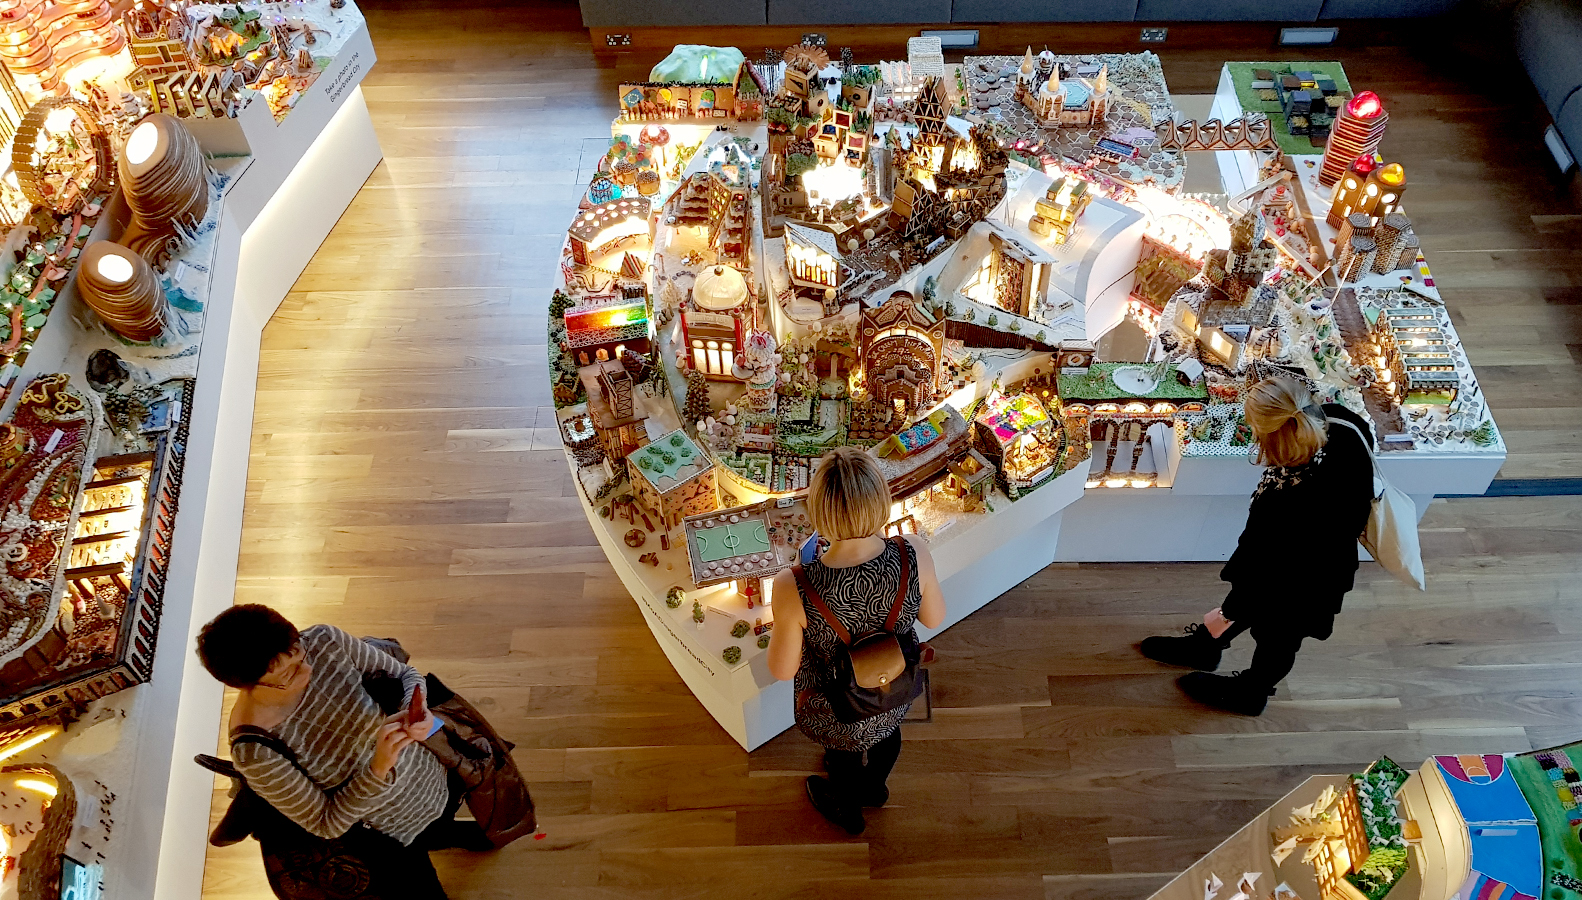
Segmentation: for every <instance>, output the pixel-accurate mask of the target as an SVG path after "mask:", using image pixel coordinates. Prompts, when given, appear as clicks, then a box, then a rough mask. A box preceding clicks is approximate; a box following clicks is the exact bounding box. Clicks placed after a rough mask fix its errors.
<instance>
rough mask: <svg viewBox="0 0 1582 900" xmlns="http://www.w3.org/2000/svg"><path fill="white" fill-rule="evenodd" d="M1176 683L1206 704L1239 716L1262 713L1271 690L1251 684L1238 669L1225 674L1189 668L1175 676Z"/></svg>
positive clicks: (1193, 697) (1190, 695)
mask: <svg viewBox="0 0 1582 900" xmlns="http://www.w3.org/2000/svg"><path fill="white" fill-rule="evenodd" d="M1176 684H1178V685H1180V686H1181V690H1182V691H1183V692H1185V693H1186V695H1187V696H1188V697H1191V698H1192V699H1193V700H1196V701H1197V702H1199V703H1201V704H1203V705H1205V706H1212V707H1214V708H1215V709H1222V710H1224V711H1226V712H1232V713H1236V714H1237V715H1242V716H1259V715H1263V708H1264V706H1266V705H1267V704H1268V702H1269V696H1270V695H1271V694H1273V693H1274V691H1273V690H1271V689H1268V688H1260V687H1257V686H1255V685H1253V684H1251V683H1250V682H1248V681H1247V680H1246V676H1244V675H1242V674H1241V673H1237V674H1236V675H1234V676H1225V675H1210V674H1209V673H1207V672H1189V673H1187V674H1186V675H1182V676H1181V677H1180V678H1177V679H1176Z"/></svg>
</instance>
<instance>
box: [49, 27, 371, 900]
mask: <svg viewBox="0 0 1582 900" xmlns="http://www.w3.org/2000/svg"><path fill="white" fill-rule="evenodd" d="M348 10H349V12H348V13H347V15H348V16H350V15H353V14H355V13H356V10H355V8H351V7H348ZM353 27H354V29H355V30H353V31H352V32H351V33H350V34H348V35H347V38H346V40H345V42H344V43H343V44H342V45H341V49H340V51H339V52H338V54H337V55H336V57H335V59H334V60H333V62H332V63H331V64H330V65H329V66H328V67H327V68H326V69H325V71H324V72H323V73H322V75H321V76H320V78H319V79H318V80H317V81H316V82H315V83H314V84H313V85H312V86H310V87H309V88H308V90H307V91H305V92H304V93H303V94H302V95H301V96H300V98H299V99H298V102H297V104H296V106H295V108H294V109H293V110H292V111H291V113H290V114H289V115H287V116H286V118H285V119H284V120H283V121H282V122H280V123H279V124H275V122H274V120H273V117H271V116H270V115H269V114H268V110H267V109H266V108H264V106H263V104H262V102H261V101H258V102H255V103H254V104H253V105H252V106H250V107H248V109H247V110H244V118H245V119H246V121H243V122H241V123H239V125H236V126H235V127H222V128H219V129H218V130H217V131H216V133H217V134H221V135H222V137H224V138H225V139H224V140H223V141H222V142H221V143H220V144H219V145H211V144H207V143H206V139H207V138H209V137H212V135H210V134H208V133H207V132H205V134H202V135H200V143H205V151H206V152H207V153H209V154H211V156H212V155H222V156H223V155H224V154H227V153H235V152H237V151H238V150H240V151H241V152H245V153H246V154H247V155H246V156H245V157H232V158H221V159H216V160H215V161H214V164H215V166H216V168H219V169H221V170H223V171H224V172H225V173H226V174H227V175H228V176H229V181H228V183H227V185H226V187H225V192H224V194H223V195H221V197H220V199H219V201H218V203H219V206H220V209H219V211H218V214H217V219H218V224H217V230H216V234H215V238H214V240H215V251H214V256H213V259H212V262H211V264H210V271H209V286H208V294H207V297H206V298H204V304H205V309H204V322H203V334H202V343H201V349H200V352H199V358H198V368H197V383H196V388H195V393H194V396H193V403H192V408H191V409H190V410H186V411H184V414H185V416H186V417H187V422H188V429H189V432H188V440H187V444H186V447H185V471H184V477H183V482H182V489H181V494H180V507H179V513H178V516H177V520H176V527H175V533H174V538H173V541H172V546H171V551H170V561H169V564H168V568H167V574H166V583H165V592H164V601H163V610H162V614H161V620H160V635H159V646H158V653H157V654H156V656H155V659H154V668H153V675H152V678H151V679H150V681H149V682H148V683H146V684H143V685H138V686H136V687H133V688H131V689H129V690H127V691H125V692H122V693H119V694H115V695H112V696H110V697H108V698H106V700H105V701H101V702H109V703H111V704H114V705H117V706H119V707H120V708H121V709H122V710H123V711H124V713H125V718H124V719H123V720H122V721H123V724H122V725H121V730H120V737H119V741H118V743H117V744H116V745H115V747H114V748H113V750H111V751H108V752H106V753H104V755H103V759H102V765H103V766H104V767H105V768H106V769H113V771H105V772H103V773H102V777H103V780H104V781H105V782H106V783H111V782H113V783H114V788H113V790H114V791H115V792H116V794H117V796H116V799H115V801H114V805H113V808H112V809H111V810H107V812H108V813H110V814H112V815H114V817H115V820H116V821H115V824H116V825H117V826H119V827H118V828H117V829H116V832H115V838H114V840H112V841H110V842H109V843H108V845H107V848H106V851H105V852H106V858H105V859H104V860H103V862H104V865H105V871H106V882H107V883H106V889H107V893H106V896H109V897H115V898H117V900H127V898H130V900H143V898H151V897H159V898H173V900H174V898H180V900H188V898H194V897H198V896H199V895H200V894H201V890H202V883H203V864H204V858H205V850H206V846H207V842H206V839H207V835H208V829H209V810H210V805H211V801H212V796H213V788H214V779H213V776H212V775H211V774H210V773H209V772H208V771H206V770H204V769H202V768H199V767H198V766H197V765H195V764H194V763H193V761H192V758H193V756H194V755H195V754H198V753H214V752H215V749H216V745H217V741H218V737H219V733H220V711H221V703H222V697H223V688H222V686H221V685H220V684H219V683H218V682H216V681H215V680H214V679H213V678H212V677H210V676H209V675H208V674H207V673H206V672H204V671H203V669H202V666H201V665H200V664H199V662H198V660H197V657H196V655H195V654H194V653H193V651H192V647H193V638H194V636H195V634H196V632H197V630H198V628H199V627H201V625H202V624H203V623H204V622H206V621H208V620H209V619H211V618H213V617H214V615H216V614H217V613H219V612H220V611H221V610H223V609H225V608H226V607H227V606H229V605H230V604H231V603H232V600H233V595H234V591H235V585H236V566H237V559H238V556H239V552H240V543H241V527H242V501H243V496H244V493H245V488H246V481H247V463H248V454H249V448H250V445H251V439H252V420H253V399H254V393H255V390H256V387H257V380H258V360H259V341H260V337H261V335H262V332H263V328H264V325H265V324H266V323H268V321H269V319H270V317H271V316H272V315H273V314H274V312H275V309H276V308H277V307H278V306H279V304H280V301H281V300H283V299H284V298H285V295H286V292H287V291H289V290H290V289H291V286H292V284H294V283H295V281H296V279H297V277H298V276H299V275H300V274H301V272H302V270H303V269H304V268H305V267H306V266H307V264H308V261H309V260H310V259H312V257H313V254H314V253H315V252H316V251H317V250H318V247H319V245H320V244H321V243H322V242H323V240H324V239H325V238H326V237H327V236H328V235H329V232H330V229H331V228H333V227H334V225H335V222H336V221H337V220H338V219H339V218H340V216H341V214H342V213H343V212H344V211H345V210H346V208H347V206H349V205H350V203H351V201H352V198H353V197H355V196H356V194H357V192H358V190H360V189H361V187H362V185H363V182H364V181H366V180H367V178H368V176H369V175H370V174H372V172H373V170H374V168H375V167H377V166H378V164H379V161H380V159H382V158H383V153H382V151H381V150H380V148H379V141H378V138H377V136H376V135H375V133H374V129H373V122H372V120H371V119H370V118H369V114H368V107H367V105H366V103H365V102H364V99H363V95H362V91H361V89H360V88H359V86H358V85H359V84H360V82H361V81H362V78H363V75H364V74H365V73H366V72H367V70H368V69H369V68H370V67H371V66H372V65H373V62H374V53H373V45H372V43H371V42H370V40H369V37H368V30H367V26H366V24H365V23H363V22H362V21H361V17H360V16H358V17H357V19H356V21H355V23H350V24H349V25H348V28H353ZM260 114H262V118H260ZM210 124H215V125H219V126H229V125H232V124H234V123H210ZM197 130H200V131H202V130H203V129H201V128H200V129H197ZM211 130H213V129H211ZM241 136H245V142H244V143H243V145H242V146H241V147H240V148H239V147H237V146H236V141H237V140H238V139H240V137H241ZM74 294H75V292H74V291H67V292H63V294H62V302H61V306H62V308H61V309H59V310H57V312H56V315H55V316H52V318H51V323H50V327H49V328H48V329H46V330H45V332H44V335H45V338H44V339H41V341H40V342H39V344H38V346H36V347H35V351H36V352H34V353H32V354H31V355H30V356H29V358H28V361H27V366H26V368H25V369H24V374H23V375H22V377H21V378H20V379H19V381H20V382H21V383H26V382H25V379H27V378H30V377H31V376H32V374H34V373H38V372H51V371H63V372H67V373H68V374H70V375H71V376H72V377H73V378H81V377H82V367H83V365H84V362H85V361H84V360H81V359H69V358H67V356H66V350H67V349H68V348H69V347H70V346H71V344H72V341H71V338H72V336H73V333H74V331H78V330H80V329H82V328H83V327H84V322H87V321H91V318H92V317H91V313H88V312H87V311H86V310H85V309H84V308H83V307H82V306H81V302H80V301H79V300H77V299H76V297H75V296H74ZM84 317H86V318H84ZM73 736H74V734H73V732H72V731H68V732H67V734H66V735H64V736H63V737H62V738H59V739H57V742H60V743H64V742H67V741H70V740H71V739H72V738H73ZM53 743H55V742H52V744H53ZM45 746H46V748H48V747H49V746H51V745H45ZM100 763H101V760H99V759H95V760H94V762H93V763H92V764H89V763H78V764H74V766H73V768H75V769H81V768H84V767H86V768H88V769H90V770H92V769H93V766H94V765H97V764H100ZM73 777H76V776H75V775H74V776H73Z"/></svg>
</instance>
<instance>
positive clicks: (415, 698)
mask: <svg viewBox="0 0 1582 900" xmlns="http://www.w3.org/2000/svg"><path fill="white" fill-rule="evenodd" d="M421 721H423V685H421V684H420V685H418V686H417V687H415V688H413V689H412V702H411V703H410V704H408V706H407V708H406V722H407V724H408V725H416V724H417V723H419V722H421Z"/></svg>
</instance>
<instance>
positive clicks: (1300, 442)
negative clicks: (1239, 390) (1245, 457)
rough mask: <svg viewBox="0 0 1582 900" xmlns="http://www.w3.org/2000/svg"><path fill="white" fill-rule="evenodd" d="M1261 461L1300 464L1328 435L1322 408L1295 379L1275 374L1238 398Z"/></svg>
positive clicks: (1318, 447) (1275, 463) (1311, 456)
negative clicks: (1241, 398) (1256, 444)
mask: <svg viewBox="0 0 1582 900" xmlns="http://www.w3.org/2000/svg"><path fill="white" fill-rule="evenodd" d="M1242 408H1243V411H1244V412H1245V413H1246V416H1247V424H1248V425H1249V426H1250V427H1251V428H1252V433H1253V436H1254V437H1256V438H1257V439H1258V461H1259V462H1261V463H1263V464H1264V465H1273V466H1300V465H1302V464H1303V463H1305V462H1307V461H1308V460H1310V459H1312V458H1313V454H1315V453H1317V452H1318V451H1319V449H1320V448H1322V447H1323V446H1324V443H1325V441H1327V440H1328V439H1329V434H1328V431H1327V429H1326V428H1325V425H1324V412H1323V410H1322V409H1321V408H1320V407H1319V405H1318V401H1317V400H1314V399H1313V393H1312V392H1311V391H1309V390H1308V389H1307V388H1306V387H1305V386H1303V385H1302V384H1301V383H1299V382H1297V381H1296V380H1295V379H1292V378H1286V377H1283V376H1279V375H1276V376H1275V377H1273V378H1266V379H1264V380H1263V381H1260V382H1258V383H1257V384H1255V385H1253V386H1252V387H1250V388H1248V389H1247V396H1246V399H1245V400H1244V401H1243V402H1242Z"/></svg>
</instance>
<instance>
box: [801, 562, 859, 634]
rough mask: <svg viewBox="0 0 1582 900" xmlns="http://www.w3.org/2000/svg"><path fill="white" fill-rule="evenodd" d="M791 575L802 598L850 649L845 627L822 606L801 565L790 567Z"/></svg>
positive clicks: (815, 589) (820, 599)
mask: <svg viewBox="0 0 1582 900" xmlns="http://www.w3.org/2000/svg"><path fill="white" fill-rule="evenodd" d="M791 574H792V575H793V576H795V578H796V583H797V587H799V588H801V589H802V596H803V597H805V598H807V601H808V602H809V603H811V604H813V608H814V609H816V610H818V614H819V615H821V616H823V617H824V621H826V622H828V623H829V627H831V628H833V629H835V636H836V637H838V638H840V642H841V643H842V644H845V645H846V646H848V647H850V646H851V632H849V631H847V630H846V626H845V625H842V624H840V619H837V618H835V614H834V613H833V612H830V608H829V607H828V606H826V605H825V604H824V598H823V597H822V596H820V594H819V592H818V589H817V588H815V587H813V582H812V581H809V580H808V577H807V572H805V571H803V570H802V564H801V563H797V564H796V565H794V566H792V567H791Z"/></svg>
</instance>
